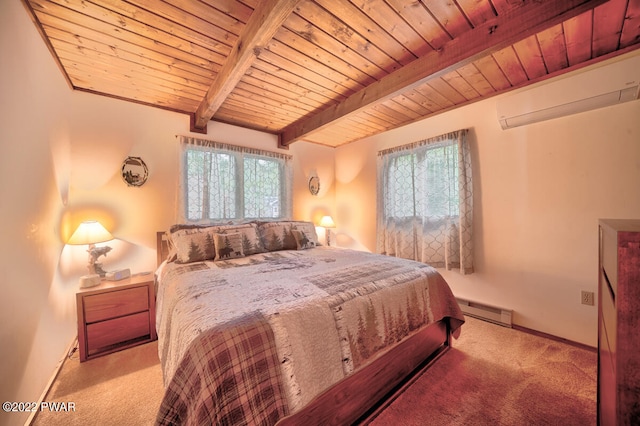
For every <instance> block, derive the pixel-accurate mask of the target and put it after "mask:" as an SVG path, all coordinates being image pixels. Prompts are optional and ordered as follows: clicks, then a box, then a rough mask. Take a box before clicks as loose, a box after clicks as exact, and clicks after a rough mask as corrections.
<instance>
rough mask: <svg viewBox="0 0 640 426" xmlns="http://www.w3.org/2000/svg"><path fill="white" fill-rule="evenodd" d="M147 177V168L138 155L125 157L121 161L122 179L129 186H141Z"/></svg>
mask: <svg viewBox="0 0 640 426" xmlns="http://www.w3.org/2000/svg"><path fill="white" fill-rule="evenodd" d="M147 177H149V169H147V165H146V164H144V161H142V158H140V157H127V158H126V160H124V162H123V163H122V179H124V181H125V182H126V183H127V185H129V186H142V185H144V183H145V182H146V181H147Z"/></svg>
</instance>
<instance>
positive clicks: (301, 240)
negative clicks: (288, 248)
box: [291, 229, 317, 250]
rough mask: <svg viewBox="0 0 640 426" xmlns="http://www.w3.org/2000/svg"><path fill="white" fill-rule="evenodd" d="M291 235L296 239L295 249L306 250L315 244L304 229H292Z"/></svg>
mask: <svg viewBox="0 0 640 426" xmlns="http://www.w3.org/2000/svg"><path fill="white" fill-rule="evenodd" d="M291 233H292V234H293V237H294V238H295V239H296V249H297V250H306V249H310V248H314V247H315V246H316V245H317V244H316V243H315V242H314V241H312V240H310V239H309V238H308V237H307V235H306V234H305V233H304V231H299V230H297V229H294V230H292V231H291Z"/></svg>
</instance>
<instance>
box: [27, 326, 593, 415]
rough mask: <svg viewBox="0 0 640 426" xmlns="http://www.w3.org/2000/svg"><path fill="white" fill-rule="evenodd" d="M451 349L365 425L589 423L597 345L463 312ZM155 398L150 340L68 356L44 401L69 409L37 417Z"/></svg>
mask: <svg viewBox="0 0 640 426" xmlns="http://www.w3.org/2000/svg"><path fill="white" fill-rule="evenodd" d="M453 346H454V348H453V349H451V350H450V351H449V352H448V353H447V354H445V355H444V356H443V357H442V358H441V359H439V360H438V361H437V362H436V363H435V364H434V365H433V366H432V367H431V368H430V369H428V370H427V371H426V372H425V373H423V374H422V375H421V376H420V377H419V378H418V380H416V381H415V382H414V383H413V384H412V385H411V386H410V387H409V388H408V389H407V390H406V391H405V392H403V393H402V394H401V395H400V396H399V397H398V398H397V399H395V400H394V401H393V403H392V404H391V405H389V406H388V407H387V408H386V409H385V410H384V411H383V412H382V413H381V414H380V415H379V416H378V417H376V418H375V419H374V420H373V422H372V424H373V425H374V426H400V425H402V426H411V425H416V426H417V425H420V426H423V425H436V426H437V425H492V426H495V425H504V426H512V425H563V426H570V425H580V426H583V425H595V424H596V358H597V355H596V352H595V351H593V350H587V349H582V348H577V347H574V346H571V345H567V344H564V343H561V342H556V341H553V340H549V339H545V338H542V337H539V336H534V335H531V334H528V333H523V332H520V331H516V330H513V329H508V328H504V327H500V326H497V325H494V324H490V323H487V322H484V321H480V320H477V319H474V318H467V323H466V324H465V325H464V326H463V331H462V336H461V337H460V339H459V340H457V341H454V345H453ZM161 397H162V374H161V372H160V367H159V364H158V356H157V344H156V343H149V344H146V345H142V346H138V347H135V348H131V349H127V350H124V351H121V352H117V353H114V354H111V355H107V356H104V357H101V358H96V359H93V360H90V361H87V362H84V363H82V364H81V363H79V361H78V356H77V353H76V354H74V355H73V356H72V358H71V359H68V360H67V361H66V362H65V363H64V365H63V367H62V369H61V371H60V374H59V375H58V378H57V379H56V381H55V382H54V384H53V386H52V388H51V390H50V392H49V394H48V395H47V397H46V398H45V401H57V402H73V403H75V408H76V411H75V412H70V413H48V412H40V413H38V415H37V416H36V418H35V421H34V424H35V425H37V426H40V425H47V426H48V425H67V426H69V425H92V424H100V425H151V424H153V421H154V419H155V413H156V411H157V409H158V407H159V405H160V400H161Z"/></svg>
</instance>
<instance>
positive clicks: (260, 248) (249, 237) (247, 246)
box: [217, 223, 267, 256]
mask: <svg viewBox="0 0 640 426" xmlns="http://www.w3.org/2000/svg"><path fill="white" fill-rule="evenodd" d="M217 232H218V233H219V234H227V233H236V232H237V233H239V234H240V237H241V238H242V251H243V252H244V255H245V256H249V255H251V254H256V253H264V252H266V251H267V250H266V249H265V248H264V245H263V244H262V240H261V239H260V237H259V236H258V227H257V225H256V224H255V223H244V224H241V225H225V226H218V227H217Z"/></svg>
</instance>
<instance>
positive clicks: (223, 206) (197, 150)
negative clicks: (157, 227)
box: [177, 136, 293, 222]
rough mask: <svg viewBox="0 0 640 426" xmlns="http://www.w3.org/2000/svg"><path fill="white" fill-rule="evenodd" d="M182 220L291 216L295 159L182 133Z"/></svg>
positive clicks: (198, 220)
mask: <svg viewBox="0 0 640 426" xmlns="http://www.w3.org/2000/svg"><path fill="white" fill-rule="evenodd" d="M180 146H181V150H180V151H181V155H180V166H181V177H180V185H179V189H178V199H179V200H178V203H177V204H178V206H180V207H179V211H178V218H179V219H180V221H181V222H211V221H220V220H241V219H265V218H278V219H284V218H290V217H291V213H292V198H293V197H292V186H293V185H292V183H293V160H292V159H293V157H292V156H290V155H285V154H280V153H277V152H271V151H264V150H260V149H253V148H246V147H241V146H235V145H229V144H224V143H219V142H213V141H209V140H204V139H197V138H191V137H187V136H180Z"/></svg>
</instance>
